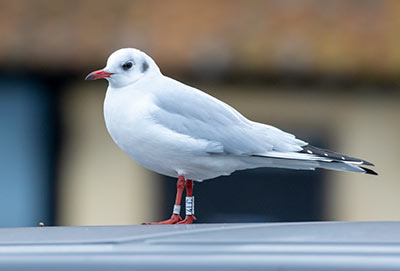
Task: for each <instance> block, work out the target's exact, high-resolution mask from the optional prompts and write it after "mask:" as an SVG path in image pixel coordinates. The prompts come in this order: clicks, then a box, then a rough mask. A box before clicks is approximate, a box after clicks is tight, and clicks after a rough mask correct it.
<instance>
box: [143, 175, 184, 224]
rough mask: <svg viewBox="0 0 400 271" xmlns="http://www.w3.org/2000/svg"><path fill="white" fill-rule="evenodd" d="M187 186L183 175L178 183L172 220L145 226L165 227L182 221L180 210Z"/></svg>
mask: <svg viewBox="0 0 400 271" xmlns="http://www.w3.org/2000/svg"><path fill="white" fill-rule="evenodd" d="M184 186H185V177H184V176H183V175H181V176H179V177H178V181H177V182H176V198H175V205H174V211H173V213H172V216H171V218H170V219H167V220H164V221H161V222H153V223H143V224H144V225H165V224H176V223H178V222H179V221H181V220H182V218H181V217H180V215H179V213H180V209H181V200H182V192H183V188H184Z"/></svg>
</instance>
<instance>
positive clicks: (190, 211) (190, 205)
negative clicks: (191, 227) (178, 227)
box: [178, 180, 196, 224]
mask: <svg viewBox="0 0 400 271" xmlns="http://www.w3.org/2000/svg"><path fill="white" fill-rule="evenodd" d="M185 185H186V206H185V207H186V208H185V209H186V217H185V219H184V220H183V221H180V222H178V224H192V223H193V221H194V220H196V218H195V217H194V197H193V181H192V180H187V181H186V182H185Z"/></svg>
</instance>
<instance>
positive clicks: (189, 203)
mask: <svg viewBox="0 0 400 271" xmlns="http://www.w3.org/2000/svg"><path fill="white" fill-rule="evenodd" d="M185 209H186V215H194V197H186V204H185Z"/></svg>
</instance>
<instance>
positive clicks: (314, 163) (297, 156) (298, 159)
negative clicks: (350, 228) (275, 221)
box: [253, 145, 378, 175]
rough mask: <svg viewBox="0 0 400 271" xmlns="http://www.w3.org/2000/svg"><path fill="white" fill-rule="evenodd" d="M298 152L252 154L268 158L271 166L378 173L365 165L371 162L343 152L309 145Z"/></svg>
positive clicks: (370, 164)
mask: <svg viewBox="0 0 400 271" xmlns="http://www.w3.org/2000/svg"><path fill="white" fill-rule="evenodd" d="M302 148H303V150H301V151H299V152H286V153H285V152H268V153H265V154H257V155H253V156H255V157H263V158H270V159H268V161H269V162H268V163H269V164H270V165H267V166H271V167H279V168H291V169H310V170H313V169H315V168H325V169H331V170H338V171H351V172H359V173H365V174H372V175H378V173H376V172H375V171H373V170H372V169H369V168H367V167H365V166H373V164H372V163H370V162H368V161H365V160H362V159H358V158H354V157H350V156H347V155H344V154H340V153H336V152H332V151H329V150H325V149H321V148H317V147H314V146H311V145H306V146H303V147H302Z"/></svg>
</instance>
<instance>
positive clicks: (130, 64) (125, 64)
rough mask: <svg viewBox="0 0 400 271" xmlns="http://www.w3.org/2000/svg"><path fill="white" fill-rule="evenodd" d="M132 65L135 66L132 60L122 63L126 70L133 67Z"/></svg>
mask: <svg viewBox="0 0 400 271" xmlns="http://www.w3.org/2000/svg"><path fill="white" fill-rule="evenodd" d="M132 66H133V63H132V62H131V61H128V62H125V63H124V64H123V65H122V69H124V70H125V71H127V70H129V69H130V68H132Z"/></svg>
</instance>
